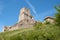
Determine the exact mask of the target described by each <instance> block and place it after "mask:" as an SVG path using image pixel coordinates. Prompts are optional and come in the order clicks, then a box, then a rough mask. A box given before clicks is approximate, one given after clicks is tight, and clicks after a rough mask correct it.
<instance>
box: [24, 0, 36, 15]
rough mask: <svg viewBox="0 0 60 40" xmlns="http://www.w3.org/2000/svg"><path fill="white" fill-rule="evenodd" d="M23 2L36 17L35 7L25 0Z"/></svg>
mask: <svg viewBox="0 0 60 40" xmlns="http://www.w3.org/2000/svg"><path fill="white" fill-rule="evenodd" d="M25 2H26V3H27V4H28V5H29V6H30V8H31V10H32V11H33V12H34V14H35V15H36V10H35V7H34V6H33V5H32V4H31V3H30V2H29V1H27V0H25Z"/></svg>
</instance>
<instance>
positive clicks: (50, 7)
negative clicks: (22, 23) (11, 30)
mask: <svg viewBox="0 0 60 40" xmlns="http://www.w3.org/2000/svg"><path fill="white" fill-rule="evenodd" d="M59 4H60V0H0V32H1V31H2V30H3V26H6V25H7V26H11V25H14V24H15V23H17V21H18V16H19V12H20V9H21V8H23V7H27V8H29V9H30V11H31V14H32V15H33V16H34V19H35V20H39V21H43V20H44V18H45V17H46V16H54V14H55V12H56V10H55V9H54V6H56V5H59Z"/></svg>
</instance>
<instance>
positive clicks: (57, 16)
mask: <svg viewBox="0 0 60 40" xmlns="http://www.w3.org/2000/svg"><path fill="white" fill-rule="evenodd" d="M55 9H56V10H57V13H56V14H55V20H56V25H58V26H60V6H56V7H55Z"/></svg>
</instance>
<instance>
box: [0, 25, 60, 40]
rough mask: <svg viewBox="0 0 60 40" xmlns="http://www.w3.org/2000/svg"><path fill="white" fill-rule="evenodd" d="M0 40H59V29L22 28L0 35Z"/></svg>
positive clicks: (47, 26) (51, 26)
mask: <svg viewBox="0 0 60 40" xmlns="http://www.w3.org/2000/svg"><path fill="white" fill-rule="evenodd" d="M0 40H60V28H59V27H58V26H54V25H45V26H39V28H36V27H34V28H24V29H18V30H14V31H6V32H2V33H0Z"/></svg>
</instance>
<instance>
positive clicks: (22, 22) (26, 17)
mask: <svg viewBox="0 0 60 40" xmlns="http://www.w3.org/2000/svg"><path fill="white" fill-rule="evenodd" d="M45 20H48V21H50V22H53V18H51V17H47V18H45ZM35 22H36V21H35V20H34V18H33V16H32V15H31V14H30V10H29V9H28V8H26V7H24V8H22V9H21V10H20V14H19V20H18V22H17V23H16V24H15V25H13V26H4V31H7V30H8V31H10V30H15V29H19V28H32V27H34V23H35Z"/></svg>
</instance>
